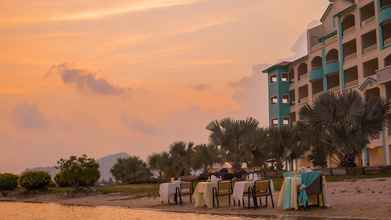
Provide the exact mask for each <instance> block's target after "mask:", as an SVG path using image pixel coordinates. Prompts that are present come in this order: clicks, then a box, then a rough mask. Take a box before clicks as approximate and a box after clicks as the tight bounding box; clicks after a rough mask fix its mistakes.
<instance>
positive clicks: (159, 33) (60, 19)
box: [0, 0, 328, 172]
mask: <svg viewBox="0 0 391 220" xmlns="http://www.w3.org/2000/svg"><path fill="white" fill-rule="evenodd" d="M327 4H328V0H295V1H293V0H111V1H107V0H66V1H64V0H34V1H26V0H1V2H0V11H1V13H0V49H1V53H0V149H1V153H0V172H2V171H12V172H20V171H22V170H24V169H25V168H28V167H35V166H50V165H54V164H55V162H56V161H57V160H58V159H59V158H61V157H68V156H69V155H71V154H83V153H85V154H88V155H89V156H93V157H101V156H105V155H107V154H112V153H118V152H127V153H129V154H132V155H137V156H140V157H142V158H144V159H145V158H146V157H147V156H148V155H149V154H151V153H152V152H161V151H163V150H166V149H167V148H168V146H169V144H171V143H172V142H174V141H180V140H183V141H195V142H196V143H206V142H207V141H208V138H207V137H208V132H207V131H206V129H205V126H206V125H207V124H208V122H209V121H211V120H214V119H221V118H223V117H233V118H237V119H239V118H245V117H249V116H252V117H255V118H257V119H258V120H259V121H260V122H261V125H262V126H267V124H268V123H267V121H268V111H267V97H266V96H267V81H266V80H265V78H264V76H263V75H261V74H259V73H258V74H254V73H253V72H252V66H253V65H255V64H264V65H267V64H272V63H275V62H277V61H280V60H281V59H284V58H287V59H288V58H292V57H297V56H300V55H303V54H304V53H305V51H306V41H305V40H306V39H305V36H306V33H305V30H306V28H307V27H308V26H309V25H313V24H314V23H316V22H317V21H318V20H319V18H320V16H321V15H322V13H323V11H324V10H325V8H326V7H327Z"/></svg>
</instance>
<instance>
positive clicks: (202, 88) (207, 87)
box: [191, 83, 212, 92]
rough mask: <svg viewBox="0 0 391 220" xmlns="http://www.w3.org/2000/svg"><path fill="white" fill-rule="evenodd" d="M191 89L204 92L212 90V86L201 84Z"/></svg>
mask: <svg viewBox="0 0 391 220" xmlns="http://www.w3.org/2000/svg"><path fill="white" fill-rule="evenodd" d="M191 88H192V89H194V90H196V91H199V92H203V91H206V90H209V89H211V88H212V86H210V85H208V84H204V83H201V84H197V85H193V86H192V87H191Z"/></svg>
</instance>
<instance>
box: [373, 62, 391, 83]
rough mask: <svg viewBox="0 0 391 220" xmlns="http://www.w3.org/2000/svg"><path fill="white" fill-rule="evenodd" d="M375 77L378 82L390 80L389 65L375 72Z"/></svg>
mask: <svg viewBox="0 0 391 220" xmlns="http://www.w3.org/2000/svg"><path fill="white" fill-rule="evenodd" d="M376 78H377V81H378V82H379V83H385V82H388V81H391V66H387V67H385V68H383V69H380V70H378V71H377V72H376Z"/></svg>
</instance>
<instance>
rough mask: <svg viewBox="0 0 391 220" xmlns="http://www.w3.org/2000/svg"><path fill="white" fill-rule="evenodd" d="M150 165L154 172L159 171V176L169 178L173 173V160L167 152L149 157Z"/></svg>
mask: <svg viewBox="0 0 391 220" xmlns="http://www.w3.org/2000/svg"><path fill="white" fill-rule="evenodd" d="M148 165H149V168H150V169H152V170H157V171H158V172H159V176H160V177H162V176H163V175H164V176H166V177H168V175H169V174H172V172H171V160H170V155H169V154H168V153H167V152H163V153H155V154H152V155H151V156H149V157H148Z"/></svg>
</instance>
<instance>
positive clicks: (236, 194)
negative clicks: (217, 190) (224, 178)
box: [232, 181, 254, 201]
mask: <svg viewBox="0 0 391 220" xmlns="http://www.w3.org/2000/svg"><path fill="white" fill-rule="evenodd" d="M253 184H254V182H253V181H239V182H236V183H235V185H234V191H233V194H232V199H233V200H235V201H241V200H242V199H243V194H244V193H245V192H247V191H248V188H249V187H252V186H253Z"/></svg>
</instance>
